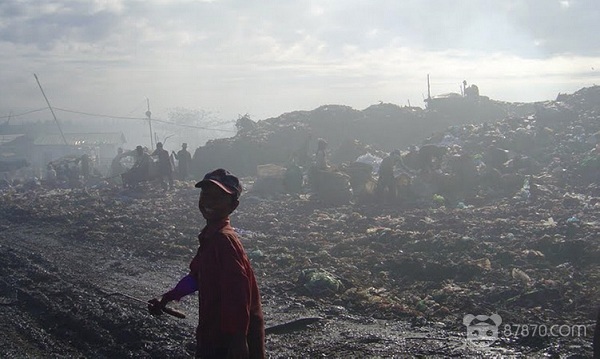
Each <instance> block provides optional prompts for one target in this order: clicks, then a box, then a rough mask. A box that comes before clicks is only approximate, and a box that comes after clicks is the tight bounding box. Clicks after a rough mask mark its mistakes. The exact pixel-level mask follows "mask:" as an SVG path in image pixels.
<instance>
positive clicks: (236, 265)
mask: <svg viewBox="0 0 600 359" xmlns="http://www.w3.org/2000/svg"><path fill="white" fill-rule="evenodd" d="M196 187H198V188H201V189H202V191H201V192H200V199H199V201H198V208H199V209H200V212H201V213H202V216H203V217H204V218H205V219H206V226H205V227H204V228H203V229H202V231H201V232H200V234H199V235H198V239H199V241H200V246H199V248H198V252H197V253H196V256H195V257H194V258H193V259H192V262H191V263H190V273H189V274H188V275H186V276H185V277H183V278H182V279H181V280H180V281H179V283H178V284H177V285H176V286H175V288H173V289H172V290H170V291H168V292H167V293H165V294H163V295H162V298H161V299H160V300H158V299H156V298H155V299H152V300H150V301H149V303H150V304H149V306H148V308H149V309H150V312H151V313H153V314H159V313H161V312H162V309H163V308H164V307H165V306H166V305H167V303H168V302H170V301H172V300H180V299H181V298H182V297H184V296H186V295H188V294H191V293H194V292H195V291H198V298H199V305H200V310H199V318H198V322H199V323H198V328H197V329H196V340H197V347H196V357H197V358H203V359H207V358H210V359H212V358H261V359H262V358H264V357H265V328H264V320H263V313H262V308H261V303H260V294H259V291H258V285H257V283H256V279H255V277H254V272H253V270H252V267H251V265H250V262H249V261H248V257H247V256H246V253H245V251H244V248H243V247H242V244H241V242H240V240H239V239H238V237H237V234H236V233H235V232H234V230H233V228H232V227H231V225H230V224H229V215H230V214H231V213H232V212H233V211H234V210H235V209H236V208H237V206H238V205H239V196H240V194H241V192H242V186H241V185H240V182H239V180H238V178H237V177H235V176H234V175H232V174H231V173H230V172H228V171H226V170H224V169H217V170H215V171H212V172H209V173H207V174H206V175H205V176H204V179H203V180H202V181H200V182H198V183H196Z"/></svg>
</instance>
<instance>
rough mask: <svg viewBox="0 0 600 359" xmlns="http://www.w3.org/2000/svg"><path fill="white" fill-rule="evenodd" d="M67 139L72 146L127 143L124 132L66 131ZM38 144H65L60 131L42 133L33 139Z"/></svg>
mask: <svg viewBox="0 0 600 359" xmlns="http://www.w3.org/2000/svg"><path fill="white" fill-rule="evenodd" d="M65 140H67V144H68V145H70V146H98V145H122V144H123V143H125V135H123V133H122V132H109V133H65ZM33 144H34V145H38V146H56V145H64V144H65V141H63V138H62V136H61V135H60V133H57V134H50V135H42V136H39V137H37V138H36V139H35V140H34V141H33Z"/></svg>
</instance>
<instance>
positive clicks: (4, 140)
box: [0, 134, 25, 145]
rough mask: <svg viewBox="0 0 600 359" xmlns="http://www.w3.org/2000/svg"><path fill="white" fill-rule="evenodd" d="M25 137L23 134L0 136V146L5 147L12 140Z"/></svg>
mask: <svg viewBox="0 0 600 359" xmlns="http://www.w3.org/2000/svg"><path fill="white" fill-rule="evenodd" d="M23 136H25V135H24V134H17V135H0V145H5V144H7V143H10V142H12V141H14V140H16V139H17V138H19V137H23Z"/></svg>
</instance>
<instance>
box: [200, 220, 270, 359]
mask: <svg viewBox="0 0 600 359" xmlns="http://www.w3.org/2000/svg"><path fill="white" fill-rule="evenodd" d="M198 239H199V241H200V247H199V248H198V252H197V254H196V256H195V257H194V258H193V259H192V262H191V263H190V274H191V275H192V276H193V277H194V278H195V279H196V281H197V284H198V297H199V305H200V310H199V318H198V319H199V320H198V322H199V323H198V328H197V330H196V338H197V341H198V343H197V344H198V347H199V348H200V349H201V350H203V351H204V350H208V351H211V350H220V349H223V348H227V347H228V344H229V341H230V339H231V337H232V336H233V335H234V334H241V333H245V334H246V337H247V340H248V347H249V351H250V358H253V357H256V358H262V357H264V320H263V313H262V308H261V303H260V294H259V291H258V285H257V283H256V278H255V277H254V272H253V270H252V267H251V265H250V261H249V260H248V257H247V256H246V252H245V251H244V248H243V246H242V244H241V242H240V240H239V239H238V237H237V234H236V233H235V232H234V230H233V228H232V227H231V225H230V224H229V218H227V219H224V220H223V221H222V222H220V223H217V224H211V225H207V226H206V227H204V229H203V230H202V232H200V234H199V235H198Z"/></svg>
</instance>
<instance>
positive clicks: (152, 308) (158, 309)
mask: <svg viewBox="0 0 600 359" xmlns="http://www.w3.org/2000/svg"><path fill="white" fill-rule="evenodd" d="M166 305H167V302H163V301H162V300H158V299H157V298H152V299H150V300H149V301H148V311H149V312H150V314H152V315H161V314H162V313H163V309H164V308H165V306H166Z"/></svg>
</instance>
